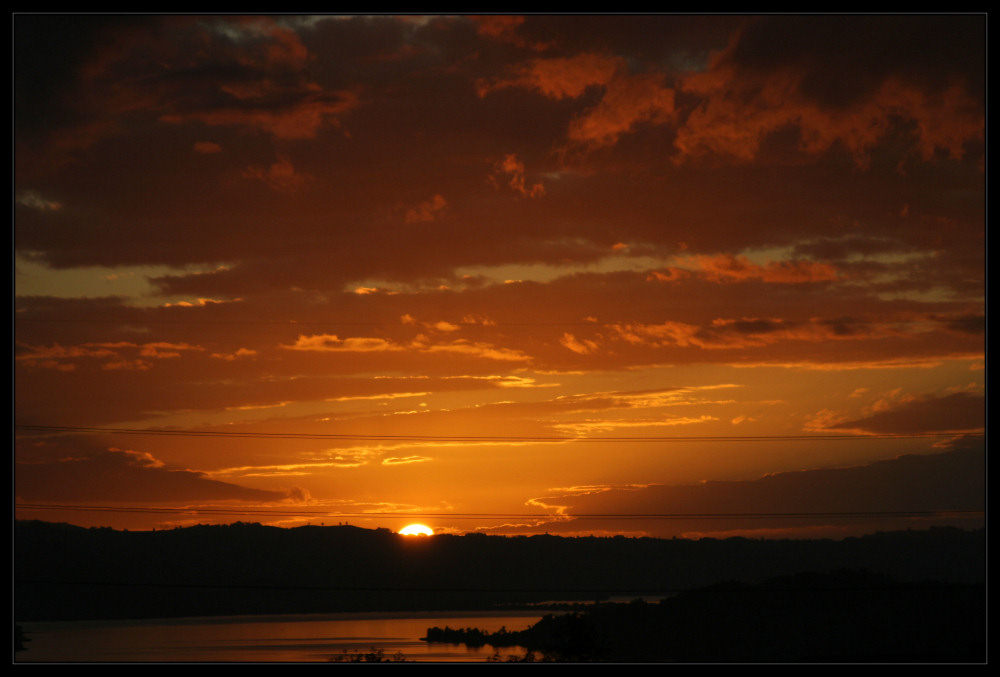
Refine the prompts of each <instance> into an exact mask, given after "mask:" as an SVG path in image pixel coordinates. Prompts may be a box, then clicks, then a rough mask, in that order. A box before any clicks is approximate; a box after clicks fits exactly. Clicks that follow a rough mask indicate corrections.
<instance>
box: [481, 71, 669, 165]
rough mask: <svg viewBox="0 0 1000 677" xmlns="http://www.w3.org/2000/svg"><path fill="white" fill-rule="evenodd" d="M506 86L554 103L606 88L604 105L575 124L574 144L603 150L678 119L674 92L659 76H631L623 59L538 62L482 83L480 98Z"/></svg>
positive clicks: (571, 137) (572, 130) (572, 127)
mask: <svg viewBox="0 0 1000 677" xmlns="http://www.w3.org/2000/svg"><path fill="white" fill-rule="evenodd" d="M505 87H522V88H527V89H535V90H538V91H539V92H541V93H542V94H544V95H545V96H547V97H549V98H550V99H557V100H558V99H565V98H571V99H576V98H579V97H580V96H582V95H583V93H584V92H585V91H587V89H588V88H590V87H602V88H603V89H604V92H603V94H602V96H601V98H600V100H599V101H598V103H597V104H596V105H594V106H592V107H590V108H589V109H587V110H586V111H584V112H583V113H582V114H581V115H579V116H578V117H576V118H574V119H573V121H572V122H571V123H570V126H569V131H568V138H569V141H570V144H571V145H572V146H584V147H588V148H599V147H602V146H610V145H613V144H614V143H616V142H617V141H618V138H619V137H620V136H621V135H622V134H624V133H626V132H629V131H632V129H634V128H635V126H636V125H638V124H640V123H643V122H651V123H654V124H660V123H664V122H667V121H669V120H671V119H672V116H673V113H674V91H673V90H672V89H670V88H668V87H665V86H664V84H663V76H662V75H660V74H657V73H646V74H630V73H629V72H628V65H627V63H626V61H625V60H624V59H623V58H621V57H611V56H606V55H603V54H596V53H582V54H578V55H576V56H572V57H562V58H550V59H535V60H533V61H530V62H528V63H527V64H522V65H520V66H518V67H516V68H515V69H513V74H512V75H510V76H508V77H507V78H503V79H499V80H496V81H494V82H492V83H487V82H480V83H479V87H478V91H479V95H480V96H486V95H487V94H489V93H490V92H492V91H495V90H497V89H502V88H505Z"/></svg>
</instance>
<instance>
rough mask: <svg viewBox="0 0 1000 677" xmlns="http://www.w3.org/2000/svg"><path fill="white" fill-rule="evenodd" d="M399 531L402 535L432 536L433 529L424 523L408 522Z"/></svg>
mask: <svg viewBox="0 0 1000 677" xmlns="http://www.w3.org/2000/svg"><path fill="white" fill-rule="evenodd" d="M399 533H400V534H402V535H403V536H433V535H434V530H433V529H431V528H430V527H429V526H427V525H425V524H410V525H408V526H405V527H403V529H402V530H401V531H400V532H399Z"/></svg>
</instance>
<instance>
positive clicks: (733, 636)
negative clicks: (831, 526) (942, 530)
mask: <svg viewBox="0 0 1000 677" xmlns="http://www.w3.org/2000/svg"><path fill="white" fill-rule="evenodd" d="M985 599H986V598H985V587H984V586H982V585H953V584H942V583H932V582H924V583H898V582H896V581H893V580H891V579H889V578H888V577H885V576H881V575H878V574H872V573H870V572H865V571H850V570H842V571H837V572H832V573H827V574H798V575H796V576H787V577H781V578H774V579H771V580H768V581H765V582H764V583H760V584H758V585H744V584H738V583H722V584H719V585H715V586H711V587H708V588H702V589H699V590H693V591H689V592H685V593H682V594H680V595H678V596H676V597H673V598H669V599H664V600H662V601H661V602H659V603H656V604H650V603H646V602H644V601H642V600H635V601H633V602H631V603H628V604H598V605H595V606H594V607H592V608H591V609H590V610H587V611H582V612H573V613H568V614H561V615H555V614H549V615H546V616H545V617H544V618H543V619H542V620H541V621H539V622H538V623H536V624H535V625H533V626H532V627H530V628H528V629H527V630H522V631H515V632H510V631H507V630H505V629H504V630H500V631H498V632H495V633H484V632H482V631H480V630H477V629H474V628H466V629H457V630H453V629H451V628H438V627H434V628H429V629H428V631H427V637H426V638H425V640H426V641H428V642H439V643H455V644H467V645H470V646H484V645H491V646H494V647H498V648H500V647H511V646H517V647H526V648H527V650H528V653H526V654H525V656H524V657H520V660H521V661H524V660H526V659H527V660H539V661H558V662H577V661H586V662H599V661H603V662H643V663H653V662H677V663H727V662H739V663H753V662H768V663H782V662H792V663H831V662H858V663H879V662H888V663H981V662H985V660H986V632H985V629H986V602H985Z"/></svg>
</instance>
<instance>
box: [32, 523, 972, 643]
mask: <svg viewBox="0 0 1000 677" xmlns="http://www.w3.org/2000/svg"><path fill="white" fill-rule="evenodd" d="M13 559H14V572H13V578H14V589H13V593H14V620H15V622H27V621H43V620H48V621H52V620H84V619H127V618H168V617H180V616H208V615H213V616H214V615H237V614H277V613H330V612H343V611H355V612H356V611H430V610H448V611H459V610H465V609H491V608H492V609H497V610H500V609H504V608H515V607H522V608H523V606H524V605H528V604H539V603H558V602H560V601H562V602H571V601H589V602H595V601H602V600H607V599H609V598H611V597H625V598H626V599H630V598H638V597H642V596H655V595H659V596H668V597H667V599H664V600H663V601H662V602H661V603H658V604H647V603H642V602H633V603H631V604H615V605H612V604H600V605H597V606H595V607H593V608H592V609H590V610H589V611H586V612H574V613H569V614H563V615H557V616H551V617H546V618H545V619H543V621H542V622H541V623H539V624H538V625H537V626H535V627H534V628H532V629H531V630H530V631H528V632H529V633H533V634H528V635H519V636H518V637H516V638H514V637H513V636H511V637H500V636H493V637H489V638H488V639H484V638H483V637H482V636H474V633H473V634H468V633H467V634H466V635H465V636H464V637H463V636H462V635H461V634H454V631H451V630H449V631H448V632H451V633H452V634H451V635H450V636H445V635H443V634H439V635H437V636H436V637H431V636H430V635H429V639H435V641H453V642H454V641H461V642H464V641H472V642H478V643H491V644H494V645H495V646H503V645H504V642H507V645H518V646H527V647H529V648H532V649H533V650H534V651H537V652H538V656H539V657H549V658H555V659H558V660H594V661H644V662H645V661H679V662H706V661H708V662H719V661H768V662H770V661H774V662H779V661H819V662H827V661H831V660H840V661H844V660H848V661H849V660H858V661H863V662H869V661H880V660H881V661H890V662H897V661H901V662H909V661H914V662H980V661H983V660H985V637H986V593H985V580H986V536H985V532H984V531H981V530H980V531H962V530H959V529H952V528H936V529H930V530H927V531H907V532H891V533H878V534H873V535H871V536H866V537H862V538H850V539H844V540H842V541H833V540H751V539H745V538H730V539H724V540H714V539H702V540H699V541H687V540H680V539H677V540H663V539H650V538H636V539H633V538H622V537H615V538H592V537H591V538H560V537H555V536H533V537H501V536H482V535H465V536H446V535H439V536H434V537H431V538H415V537H402V536H399V535H397V534H394V533H392V532H390V531H387V530H368V529H360V528H357V527H351V526H337V527H300V528H296V529H281V528H276V527H264V526H261V525H257V524H240V523H238V524H234V525H228V526H198V527H189V528H183V529H174V530H169V531H156V532H126V531H115V530H111V529H85V528H80V527H74V526H70V525H66V524H50V523H45V522H37V521H33V522H17V523H16V524H15V533H14V558H13ZM440 632H442V633H443V632H445V631H443V630H441V631H440ZM431 634H433V633H431ZM508 634H510V635H513V634H518V633H508ZM515 640H516V641H515Z"/></svg>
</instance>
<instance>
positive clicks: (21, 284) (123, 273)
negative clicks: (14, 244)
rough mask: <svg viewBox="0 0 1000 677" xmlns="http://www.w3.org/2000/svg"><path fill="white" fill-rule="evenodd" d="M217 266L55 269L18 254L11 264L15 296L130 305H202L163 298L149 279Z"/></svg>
mask: <svg viewBox="0 0 1000 677" xmlns="http://www.w3.org/2000/svg"><path fill="white" fill-rule="evenodd" d="M218 267H219V266H218V265H216V264H210V265H198V266H194V265H192V266H185V267H183V268H173V267H170V266H118V267H113V268H112V267H106V266H88V267H85V268H67V269H56V268H49V267H48V266H46V265H45V264H43V263H38V262H36V261H32V260H31V259H30V258H27V257H24V256H22V255H21V254H18V255H17V257H16V259H15V262H14V293H15V296H22V297H23V296H54V297H56V298H64V299H83V298H106V297H109V296H113V297H118V298H120V299H122V300H123V301H124V302H125V303H127V304H128V305H131V306H161V305H164V304H166V303H174V304H184V303H188V304H194V305H202V304H204V303H205V299H197V298H193V297H192V298H189V297H182V296H176V297H170V296H162V295H160V294H159V293H158V289H157V288H156V287H155V286H154V285H153V284H152V283H151V282H150V279H152V278H156V277H162V276H164V275H177V274H189V275H190V274H198V273H208V272H211V271H213V270H216V269H218Z"/></svg>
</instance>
